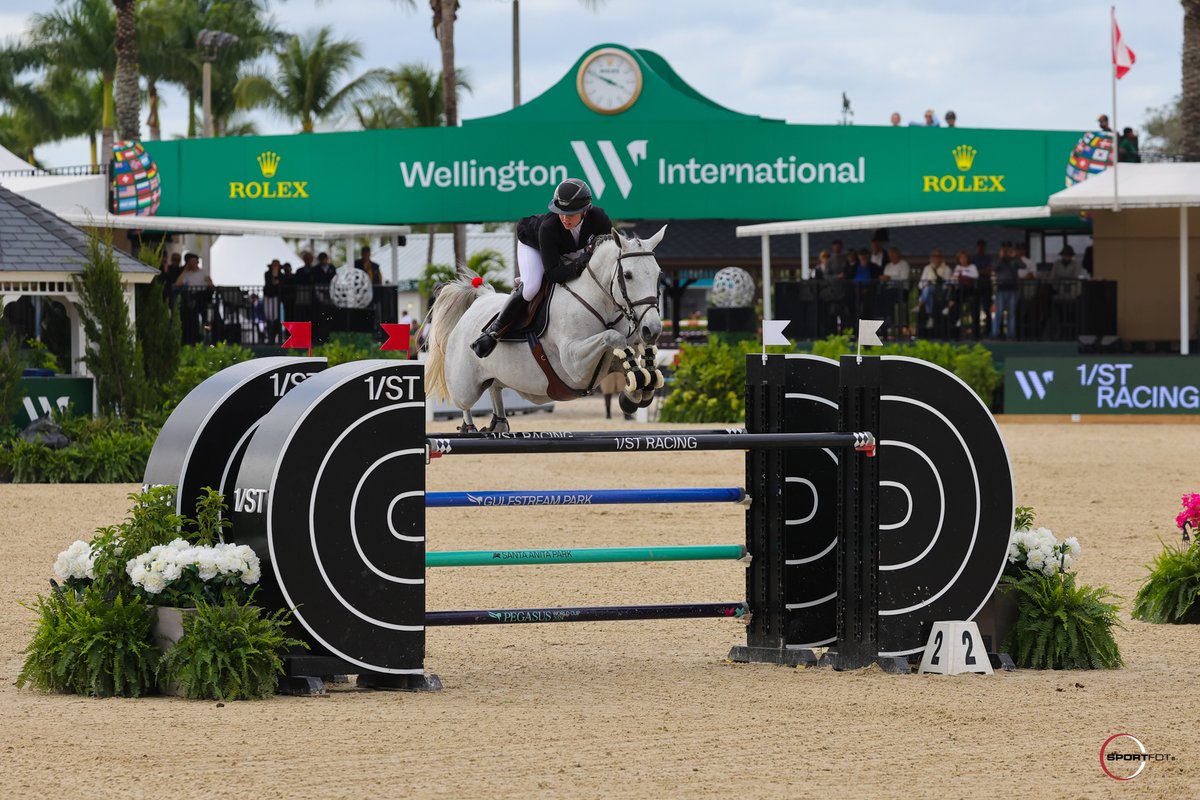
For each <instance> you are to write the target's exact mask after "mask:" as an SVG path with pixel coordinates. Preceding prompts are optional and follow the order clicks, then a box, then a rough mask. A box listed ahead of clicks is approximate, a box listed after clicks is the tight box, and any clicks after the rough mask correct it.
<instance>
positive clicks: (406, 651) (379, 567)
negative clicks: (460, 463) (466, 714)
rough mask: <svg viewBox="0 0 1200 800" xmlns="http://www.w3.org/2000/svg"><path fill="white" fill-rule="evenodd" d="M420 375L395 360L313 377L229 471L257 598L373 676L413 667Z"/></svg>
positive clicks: (421, 619) (418, 613) (420, 525)
mask: <svg viewBox="0 0 1200 800" xmlns="http://www.w3.org/2000/svg"><path fill="white" fill-rule="evenodd" d="M422 378H423V368H422V365H420V364H418V363H415V362H407V361H397V360H371V361H356V362H352V363H348V364H342V365H340V366H337V367H334V368H332V369H328V370H326V371H325V372H323V373H321V374H319V375H316V376H314V377H313V378H312V379H311V380H309V381H307V382H305V383H304V384H302V385H301V386H299V387H297V389H295V390H294V391H292V392H291V393H289V394H288V395H287V396H286V397H284V398H283V400H282V401H280V403H279V404H278V405H276V406H275V408H274V409H273V410H272V411H271V413H270V414H268V415H267V416H266V417H264V418H263V420H262V423H261V424H260V425H259V429H258V431H257V432H256V433H255V435H254V437H253V439H252V440H251V442H250V446H249V447H248V448H247V451H246V456H245V458H244V459H243V460H242V467H241V470H240V471H239V473H238V478H237V491H238V493H239V496H242V497H245V498H250V501H249V502H247V503H244V504H243V506H242V507H241V509H240V510H239V512H238V513H237V514H236V515H235V516H234V525H235V527H236V528H237V530H238V531H239V537H240V538H241V539H242V540H243V541H245V543H246V544H249V545H250V546H251V547H253V548H254V550H255V552H257V553H258V555H259V557H260V558H261V559H262V560H263V562H264V563H263V588H262V592H263V599H264V604H266V605H269V604H271V603H278V604H279V605H281V606H283V607H286V608H291V609H294V612H293V613H294V615H295V618H296V620H297V622H298V623H299V624H300V625H301V627H302V628H303V629H304V630H305V631H306V632H307V634H308V637H310V640H311V643H312V645H313V652H315V653H320V652H321V649H322V648H324V649H325V650H326V651H327V652H328V653H330V654H332V655H335V656H338V657H339V658H342V659H344V660H346V661H348V662H350V663H352V664H355V665H358V666H360V667H364V668H366V669H367V670H369V671H373V672H383V673H392V674H420V673H422V671H423V659H424V650H425V499H424V495H425V446H424V445H425V396H424V387H423V385H422Z"/></svg>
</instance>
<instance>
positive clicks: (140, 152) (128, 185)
mask: <svg viewBox="0 0 1200 800" xmlns="http://www.w3.org/2000/svg"><path fill="white" fill-rule="evenodd" d="M111 189H112V192H111V193H110V195H109V197H110V200H109V210H110V211H112V213H114V214H118V215H121V216H148V215H150V214H153V213H154V212H156V211H158V202H159V199H160V198H161V197H162V186H161V184H160V182H159V179H158V167H156V166H155V165H154V162H153V161H152V160H151V159H150V154H149V153H147V152H146V151H145V149H144V148H143V147H142V143H141V142H113V146H112V186H111Z"/></svg>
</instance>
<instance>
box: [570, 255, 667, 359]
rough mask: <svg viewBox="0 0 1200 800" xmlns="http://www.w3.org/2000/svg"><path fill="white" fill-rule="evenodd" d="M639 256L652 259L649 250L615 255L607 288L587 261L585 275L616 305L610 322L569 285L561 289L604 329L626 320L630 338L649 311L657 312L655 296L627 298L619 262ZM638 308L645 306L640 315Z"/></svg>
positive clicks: (656, 298)
mask: <svg viewBox="0 0 1200 800" xmlns="http://www.w3.org/2000/svg"><path fill="white" fill-rule="evenodd" d="M620 246H621V245H620V243H617V247H618V248H620ZM641 256H650V257H651V258H653V257H654V253H653V251H651V250H634V251H630V252H628V253H626V252H623V251H622V252H619V253H618V254H617V261H616V264H615V266H614V269H613V271H614V272H615V273H616V274H615V275H614V276H613V277H612V280H610V281H609V284H608V286H607V287H605V286H604V284H602V283H601V282H600V279H599V278H597V277H596V273H595V272H593V271H592V264H591V261H590V260H589V262H588V266H587V270H586V272H587V274H588V275H589V276H590V277H591V279H592V281H593V282H594V283H595V284H596V285H597V286H599V287H600V290H601V291H602V292H605V293H606V294H607V295H608V296H609V297H610V298H612V301H613V302H614V303H616V305H617V311H618V312H619V313H618V316H617V318H616V319H614V320H613V321H612V322H609V321H607V320H605V319H604V316H603V315H601V314H600V312H598V311H597V310H596V309H594V308H592V306H591V304H590V303H588V302H587V301H586V300H584V299H583V298H582V297H580V296H579V295H578V294H576V293H575V291H574V290H573V289H571V285H570V284H569V283H564V284H563V288H564V289H566V290H567V291H568V292H570V294H571V296H572V297H574V298H575V299H576V300H578V301H579V302H580V303H581V304H582V305H583V307H584V308H586V309H587V310H588V311H590V312H592V316H594V317H595V318H596V319H598V320H600V323H601V324H602V325H604V327H606V328H614V327H616V325H617V323H619V322H620V321H621V320H622V319H624V320H626V321H627V322H628V323H629V332H628V333H627V334H626V336H632V335H633V333H634V332H635V331H637V329H638V328H639V327H640V326H641V324H642V320H644V319H645V318H646V315H647V314H649V313H650V311H651V310H655V311H657V310H658V295H657V294H654V295H651V296H649V297H643V298H641V299H640V300H632V299H630V297H629V285H628V284H627V283H626V282H625V270H624V269H622V268H621V262H622V261H624V260H625V259H627V258H638V257H641ZM638 306H645V309H644V310H643V311H642V313H641V314H638V312H637V309H638Z"/></svg>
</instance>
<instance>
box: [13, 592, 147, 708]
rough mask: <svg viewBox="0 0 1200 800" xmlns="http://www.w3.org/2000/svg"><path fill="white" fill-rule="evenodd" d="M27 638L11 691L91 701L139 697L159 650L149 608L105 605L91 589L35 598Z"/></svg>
mask: <svg viewBox="0 0 1200 800" xmlns="http://www.w3.org/2000/svg"><path fill="white" fill-rule="evenodd" d="M32 610H33V611H34V613H36V614H37V617H38V621H37V627H36V630H35V632H34V636H33V640H32V641H31V642H30V643H29V646H28V647H26V648H25V649H24V650H23V651H21V652H22V653H24V654H25V663H24V665H23V666H22V667H21V672H20V674H18V675H17V687H18V688H20V687H24V686H25V685H27V684H28V685H29V686H32V687H33V688H35V689H40V690H42V691H47V692H70V693H74V694H82V695H90V696H94V697H112V696H114V695H118V696H123V697H139V696H141V695H143V694H145V693H147V692H148V691H149V690H151V689H152V688H153V687H154V686H155V685H156V683H155V675H156V672H157V669H158V661H159V651H158V648H157V647H155V646H154V644H153V643H152V628H153V624H154V610H153V609H152V608H151V607H150V606H148V605H146V604H145V603H144V602H143V601H142V600H140V599H138V598H130V599H128V600H126V599H125V598H122V597H117V598H116V599H115V600H113V602H111V603H110V602H108V601H107V600H106V599H105V598H104V596H103V595H102V594H101V593H100V592H98V591H93V590H92V589H88V590H85V591H84V593H83V595H82V596H77V595H76V594H75V592H71V591H64V590H57V589H56V590H55V591H53V592H51V593H50V596H49V597H40V596H39V597H38V599H37V601H36V603H35V604H34V606H33V607H32Z"/></svg>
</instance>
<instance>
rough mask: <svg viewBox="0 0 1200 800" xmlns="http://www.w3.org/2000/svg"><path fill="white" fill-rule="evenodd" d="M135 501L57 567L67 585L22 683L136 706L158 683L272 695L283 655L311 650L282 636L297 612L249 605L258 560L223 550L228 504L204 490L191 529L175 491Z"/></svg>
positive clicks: (241, 550)
mask: <svg viewBox="0 0 1200 800" xmlns="http://www.w3.org/2000/svg"><path fill="white" fill-rule="evenodd" d="M130 499H131V500H132V501H133V506H132V509H131V511H130V516H129V518H128V519H127V520H126V521H125V522H123V523H121V524H119V525H112V526H108V527H106V528H101V529H100V530H98V531H97V535H96V536H95V537H93V538H92V540H91V541H90V542H83V541H77V542H75V543H73V544H72V545H71V546H70V547H68V548H67V549H66V550H64V551H63V552H62V553H60V554H59V556H58V558H57V559H56V560H55V563H54V572H55V575H56V577H57V579H58V581H61V584H59V583H56V582H55V581H51V584H52V585H53V586H54V591H53V592H52V593H51V595H50V596H49V597H48V598H39V599H38V601H37V603H36V605H35V607H34V611H35V613H37V615H38V624H37V630H36V632H35V634H34V638H33V641H32V642H31V644H30V645H29V647H28V648H26V650H25V653H26V655H27V658H26V662H25V667H24V668H23V670H22V672H21V678H20V681H19V683H20V684H21V685H24V684H26V683H28V684H30V685H32V686H35V687H37V688H42V689H45V690H54V691H68V692H80V693H85V694H101V695H105V694H126V695H132V696H136V695H138V694H142V693H144V692H145V691H147V690H148V689H149V688H152V687H153V686H154V685H155V682H156V680H157V683H158V686H159V688H160V689H162V690H165V691H167V692H168V693H172V694H176V693H178V694H185V695H187V696H188V697H209V698H216V699H242V698H246V699H249V698H255V697H263V696H265V695H266V694H270V693H271V692H273V691H274V689H275V686H276V685H277V684H278V676H279V674H281V673H282V661H281V659H280V658H279V653H281V652H283V651H284V650H286V649H287V648H289V647H294V646H303V643H302V642H298V641H296V640H293V639H290V638H287V636H286V635H285V629H286V626H287V624H288V619H289V617H290V614H289V612H287V611H279V612H276V613H274V614H264V613H263V611H262V609H259V608H257V607H255V606H253V605H252V604H251V600H252V598H253V595H254V591H255V588H256V585H257V583H258V580H259V577H260V576H261V569H260V565H259V560H258V556H257V555H256V554H255V553H254V551H253V550H252V549H251V548H249V547H247V546H245V545H238V544H235V543H233V542H226V541H225V533H226V532H227V531H228V530H229V528H230V523H229V521H228V520H227V519H226V517H225V511H226V505H225V502H224V497H222V495H221V494H220V493H219V492H216V491H214V490H212V489H208V488H206V489H204V490H203V494H202V496H201V497H200V498H199V499H198V501H197V504H196V508H197V511H196V519H194V520H189V519H185V518H183V517H181V516H179V515H178V514H176V513H175V511H174V509H175V489H174V487H171V486H162V487H153V488H151V489H148V490H146V491H144V492H141V493H139V494H132V495H130ZM156 645H157V646H156ZM176 651H177V652H176ZM163 653H165V654H167V657H165V658H163V657H162V654H163Z"/></svg>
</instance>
